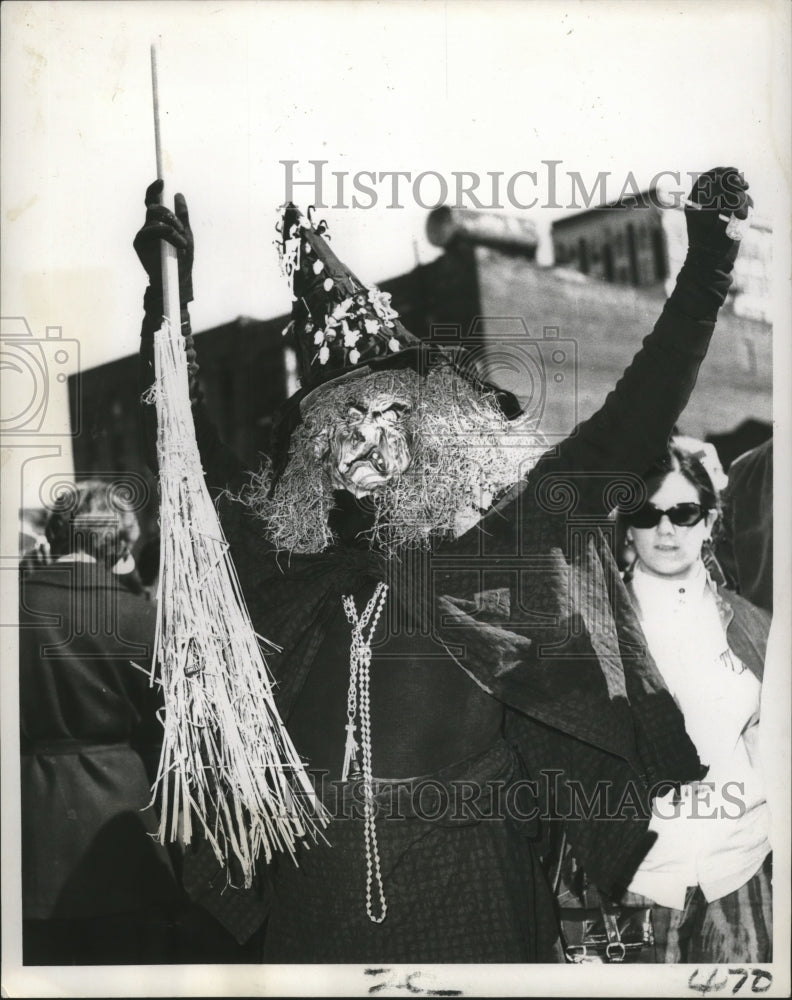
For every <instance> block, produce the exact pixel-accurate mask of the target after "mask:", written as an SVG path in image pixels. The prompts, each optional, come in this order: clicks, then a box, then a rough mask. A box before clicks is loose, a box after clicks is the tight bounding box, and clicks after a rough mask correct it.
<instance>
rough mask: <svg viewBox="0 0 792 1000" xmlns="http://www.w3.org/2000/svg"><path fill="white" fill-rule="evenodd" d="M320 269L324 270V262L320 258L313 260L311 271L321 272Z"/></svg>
mask: <svg viewBox="0 0 792 1000" xmlns="http://www.w3.org/2000/svg"><path fill="white" fill-rule="evenodd" d="M322 271H324V264H323V263H322V261H321V260H315V261H314V263H313V273H314V274H321V273H322Z"/></svg>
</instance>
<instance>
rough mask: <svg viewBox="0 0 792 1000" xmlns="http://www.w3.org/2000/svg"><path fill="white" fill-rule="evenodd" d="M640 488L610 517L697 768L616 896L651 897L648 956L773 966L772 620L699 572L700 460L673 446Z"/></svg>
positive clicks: (657, 815) (662, 800)
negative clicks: (621, 534) (763, 756)
mask: <svg viewBox="0 0 792 1000" xmlns="http://www.w3.org/2000/svg"><path fill="white" fill-rule="evenodd" d="M644 483H645V486H646V496H647V498H648V499H647V500H646V502H645V503H644V504H643V505H642V506H641V507H640V508H638V509H637V510H632V511H630V512H623V513H622V514H621V517H622V518H623V519H624V521H625V522H626V538H627V542H628V544H631V545H632V547H633V548H634V551H635V556H636V558H635V562H634V563H633V566H632V567H631V570H630V571H629V576H628V579H627V580H626V581H625V582H626V583H627V589H628V591H629V594H630V597H631V599H632V601H633V603H634V605H635V607H636V610H637V612H638V616H639V619H640V621H641V626H642V629H643V633H644V636H645V639H646V643H647V645H648V647H649V651H650V652H651V654H652V658H653V659H654V661H655V664H656V665H657V668H658V670H659V673H660V675H661V677H662V681H663V683H664V684H665V686H666V687H667V688H668V689H669V690H670V691H671V694H672V695H673V696H674V698H675V700H676V701H677V703H678V705H679V707H680V708H681V710H682V712H683V714H684V717H685V727H686V729H687V731H688V734H689V735H690V737H691V739H692V740H693V743H694V744H695V746H696V749H697V751H698V754H699V758H700V760H701V763H702V770H703V772H705V773H704V774H703V777H702V779H701V780H700V781H699V782H696V783H693V784H689V785H684V786H682V787H681V788H678V787H677V788H674V789H671V790H669V791H667V792H665V793H664V794H660V795H659V796H658V798H656V799H655V802H654V808H653V813H654V814H653V817H652V820H651V824H650V829H651V830H652V831H653V832H655V833H656V834H657V839H656V841H655V842H654V844H653V846H652V847H651V848H650V850H649V852H648V854H647V855H646V857H645V858H644V860H643V861H642V863H641V865H640V866H639V868H638V870H637V872H636V874H635V877H634V879H633V881H632V882H631V884H630V886H629V889H630V892H629V893H628V894H627V896H626V897H625V900H624V902H626V903H629V904H630V905H650V904H651V909H652V922H653V925H654V933H655V958H656V960H657V961H661V962H712V963H718V962H766V961H770V959H771V957H772V955H771V951H772V900H771V890H770V861H771V853H770V850H771V849H770V842H769V825H770V823H769V813H768V808H767V803H766V800H765V794H764V791H763V788H762V779H761V773H760V770H759V766H758V761H757V754H756V751H755V747H756V736H757V732H758V729H757V724H758V712H759V694H760V689H761V679H762V670H763V664H764V654H765V648H766V644H767V634H768V630H769V623H770V619H769V616H768V615H767V614H766V613H765V612H764V611H762V610H760V609H759V608H756V607H754V605H752V604H750V603H749V602H748V601H746V600H744V599H743V598H741V597H738V596H737V595H736V594H733V593H731V592H729V591H727V590H725V589H723V588H719V587H716V586H714V585H713V583H712V581H711V579H710V577H709V575H708V573H707V571H706V569H705V566H704V561H703V559H702V550H703V548H704V547H705V546H706V545H707V544H708V543H709V541H710V539H711V537H712V531H713V527H714V526H715V522H716V520H717V517H718V498H717V495H716V492H715V490H714V488H713V485H712V481H711V479H710V477H709V475H708V474H707V472H706V471H705V469H704V468H703V466H702V465H701V462H700V461H699V460H698V459H697V458H696V457H694V456H693V455H691V454H687V453H685V452H683V451H681V450H679V449H678V448H674V447H672V448H671V449H670V451H669V452H668V454H667V455H665V456H664V457H663V458H662V459H661V460H660V461H659V462H657V463H656V464H655V465H654V466H653V467H652V468H651V469H650V470H649V471H648V472H647V473H646V474H645V476H644Z"/></svg>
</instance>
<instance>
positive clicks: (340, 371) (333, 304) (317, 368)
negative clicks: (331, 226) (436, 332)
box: [278, 203, 421, 401]
mask: <svg viewBox="0 0 792 1000" xmlns="http://www.w3.org/2000/svg"><path fill="white" fill-rule="evenodd" d="M311 215H312V212H311V210H309V215H308V217H307V218H306V217H305V216H303V215H302V214H301V213H300V211H299V209H298V208H297V207H296V206H295V205H293V204H291V203H289V204H288V205H286V207H285V210H284V213H283V222H282V232H281V237H282V238H281V240H280V241H278V250H279V255H280V262H281V271H282V273H283V275H284V277H285V278H286V280H287V281H288V282H289V286H290V289H291V292H292V299H293V307H292V322H291V323H290V325H289V328H287V331H288V330H289V329H291V331H292V333H293V335H294V341H295V345H296V352H297V368H298V372H299V376H300V393H299V396H300V399H301V401H304V399H305V398H306V397H307V396H308V395H310V394H311V393H312V392H313V391H314V390H315V389H316V388H317V387H318V386H320V385H323V384H324V383H326V382H329V381H336V380H337V379H339V378H345V377H348V376H350V375H354V374H358V373H359V374H364V373H366V372H369V371H372V370H375V369H377V368H381V367H399V366H400V363H402V364H403V363H406V359H405V358H399V357H397V356H398V355H400V354H402V352H404V351H408V352H415V351H416V350H418V349H420V345H421V341H420V340H419V339H418V338H417V337H415V336H414V335H413V334H412V333H410V331H409V330H408V329H407V328H406V327H405V326H404V325H403V324H402V322H401V321H400V320H399V314H398V313H397V312H396V310H395V309H394V308H393V306H392V305H391V297H390V295H389V294H388V293H387V292H381V291H380V290H379V289H378V288H376V287H375V286H373V285H365V284H364V283H363V282H362V281H361V280H360V279H359V278H357V277H356V276H355V275H354V274H353V273H352V271H351V270H350V269H349V268H348V267H347V266H346V265H345V264H343V263H342V262H341V261H340V260H339V259H338V257H336V255H335V254H334V253H333V251H332V250H331V249H330V246H329V244H328V241H327V239H326V238H325V234H326V233H327V226H326V223H324V222H320V223H318V224H317V225H314V223H313V221H312V218H311ZM328 238H329V237H328Z"/></svg>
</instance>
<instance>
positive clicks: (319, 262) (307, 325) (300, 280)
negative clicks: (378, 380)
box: [276, 202, 520, 451]
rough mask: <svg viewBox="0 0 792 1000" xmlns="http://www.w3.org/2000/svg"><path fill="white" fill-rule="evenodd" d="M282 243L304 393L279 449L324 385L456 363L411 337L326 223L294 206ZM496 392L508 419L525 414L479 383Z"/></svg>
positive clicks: (286, 411) (293, 403) (282, 425)
mask: <svg viewBox="0 0 792 1000" xmlns="http://www.w3.org/2000/svg"><path fill="white" fill-rule="evenodd" d="M279 234H280V238H279V239H278V240H277V241H276V245H277V247H278V254H279V257H280V266H281V273H282V274H283V276H284V278H285V279H286V281H287V282H288V284H289V287H290V289H291V293H292V303H293V304H292V320H291V323H290V324H289V326H288V327H287V328H286V330H285V331H284V333H290V332H291V334H292V335H293V340H294V343H295V349H296V354H297V370H298V375H299V378H300V388H299V390H298V391H297V392H296V393H295V394H294V395H293V396H292V397H291V398H290V399H289V400H288V401H287V402H286V404H285V406H284V408H283V410H282V411H281V414H280V420H279V426H278V428H277V432H276V433H277V438H278V450H279V451H281V450H282V448H284V447H285V446H286V445H287V442H288V438H289V436H290V435H291V432H292V430H293V429H294V427H295V426H296V425H297V424H298V423H299V421H300V419H301V410H302V408H303V407H304V405H305V404H306V402H307V400H308V398H309V397H311V396H313V394H314V393H315V392H316V391H317V390H319V389H320V388H321V387H322V386H323V385H326V384H328V383H331V382H336V381H338V380H339V379H342V378H352V377H355V376H359V375H366V374H369V373H371V372H375V371H381V370H383V369H388V368H408V367H409V368H412V369H414V370H415V371H417V372H418V373H419V374H426V372H427V371H428V369H429V368H430V367H431V366H432V365H433V364H436V363H438V362H444V363H446V364H453V361H452V359H451V358H450V357H449V356H448V355H447V354H446V353H445V352H444V351H442V350H440V349H439V348H438V347H437V346H436V345H430V344H428V343H427V342H425V341H422V340H420V339H419V338H418V337H416V336H415V335H414V334H412V333H411V332H410V331H409V330H408V329H407V328H406V327H405V326H404V324H403V323H402V322H401V320H400V319H399V314H398V313H397V312H396V310H395V309H394V308H393V306H392V305H391V297H390V294H389V293H387V292H382V291H380V289H378V288H377V287H376V286H374V285H366V284H365V283H364V282H362V281H361V280H360V279H359V278H357V277H356V276H355V275H354V274H353V272H352V271H351V270H350V269H349V268H348V267H347V266H346V265H345V264H344V263H343V262H342V261H340V260H339V259H338V257H337V256H336V255H335V254H334V253H333V251H332V250H331V249H330V246H329V244H328V239H329V235H328V234H327V225H326V223H325V222H324V221H321V222H317V223H316V224H314V221H313V218H312V210H311V209H309V211H308V216H307V217H305V216H303V215H302V214H301V212H300V211H299V209H298V208H297V207H296V206H295V205H293V204H292V203H291V202H290V203H289V204H287V205H286V206H285V208H284V210H283V219H282V222H281V227H280V229H279ZM462 374H464V377H465V378H467V379H468V380H469V381H471V382H476V383H477V384H478V385H479V386H480V387H481V388H482V389H486V390H489V391H494V392H496V394H497V395H498V397H499V400H500V403H501V407H502V409H503V411H504V413H506V415H507V416H508V417H512V416H516V415H517V414H518V413H519V409H520V408H519V404H518V403H517V401H516V399H515V397H514V396H513V395H512V394H511V393H509V392H506V391H503V390H500V389H498V388H497V387H495V386H491V385H487V384H485V383H483V382H481V381H480V380H479V379H477V378H476V377H475V376H474V375H473V373H472V372H470V371H465V372H464V373H462Z"/></svg>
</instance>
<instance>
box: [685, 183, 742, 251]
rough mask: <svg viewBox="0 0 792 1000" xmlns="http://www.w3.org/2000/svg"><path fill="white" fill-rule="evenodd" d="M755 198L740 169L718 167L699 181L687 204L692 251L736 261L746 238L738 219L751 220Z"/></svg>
mask: <svg viewBox="0 0 792 1000" xmlns="http://www.w3.org/2000/svg"><path fill="white" fill-rule="evenodd" d="M752 206H753V198H751V196H750V195H749V194H748V184H747V183H746V180H745V178H744V177H743V175H742V174H741V173H740V171H739V170H737V168H736V167H715V168H714V169H713V170H708V171H707V172H706V173H705V174H701V176H700V177H699V178H698V179H697V180H696V183H695V184H694V185H693V188H692V190H691V192H690V197H689V198H688V200H687V201H686V202H685V219H686V222H687V232H688V245H689V247H690V249H691V250H694V251H701V252H704V253H706V254H708V255H709V256H712V257H717V258H719V259H726V260H731V261H734V259H735V258H736V256H737V251H738V250H739V246H740V244H739V241H740V239H741V238H742V233H741V227H740V225H739V223H738V222H737V220H743V219H746V218H747V217H748V210H749V209H750V208H751V207H752Z"/></svg>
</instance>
